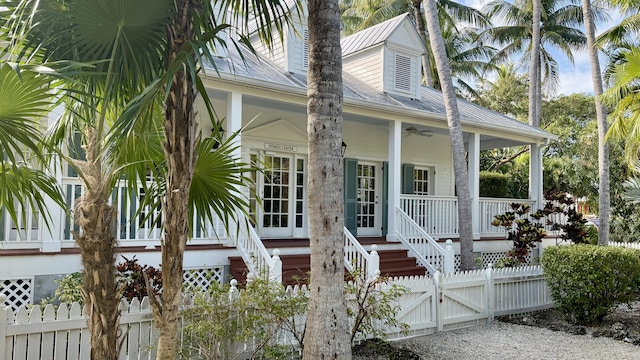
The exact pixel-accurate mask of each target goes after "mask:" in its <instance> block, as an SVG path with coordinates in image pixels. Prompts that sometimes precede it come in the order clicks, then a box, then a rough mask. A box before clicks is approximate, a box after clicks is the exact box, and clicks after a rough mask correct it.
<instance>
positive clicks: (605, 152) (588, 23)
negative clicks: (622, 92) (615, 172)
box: [582, 0, 611, 245]
mask: <svg viewBox="0 0 640 360" xmlns="http://www.w3.org/2000/svg"><path fill="white" fill-rule="evenodd" d="M582 13H583V17H584V27H585V34H586V36H587V47H588V48H589V58H590V60H591V78H592V80H593V95H594V96H593V98H594V99H595V103H596V117H597V120H598V175H599V177H600V183H599V185H600V186H599V188H598V190H599V196H598V201H599V208H600V209H599V211H600V226H599V227H598V245H607V244H608V243H609V217H610V214H611V210H610V206H611V199H610V194H609V183H610V180H609V145H608V144H607V142H606V141H605V135H606V134H607V130H608V124H607V111H606V109H605V108H604V105H603V104H602V100H601V98H602V96H601V95H602V91H603V90H602V77H601V72H600V61H599V60H598V49H597V48H596V45H595V42H596V31H595V25H594V21H593V16H592V15H591V1H590V0H582Z"/></svg>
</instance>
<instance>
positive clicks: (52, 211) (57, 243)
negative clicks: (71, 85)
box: [38, 105, 67, 252]
mask: <svg viewBox="0 0 640 360" xmlns="http://www.w3.org/2000/svg"><path fill="white" fill-rule="evenodd" d="M63 112H64V106H63V105H59V106H58V107H56V108H55V109H53V111H51V112H50V113H49V115H48V116H47V126H51V125H52V124H53V123H54V122H55V121H56V120H57V118H58V117H59V116H61V114H62V113H63ZM58 160H59V159H58V156H57V155H54V157H53V160H52V161H51V164H50V165H49V169H50V170H49V171H50V172H52V173H50V175H52V176H53V177H55V179H56V182H57V183H58V185H59V186H62V171H63V170H62V169H61V168H60V167H59V166H56V165H55V164H56V162H57V161H58ZM66 190H67V189H66V188H63V189H62V191H63V192H64V191H66ZM45 205H46V209H47V210H46V211H47V212H48V213H49V216H51V224H50V225H51V231H49V230H47V227H46V226H45V225H44V223H43V222H40V223H39V224H38V225H39V227H40V229H39V231H41V232H42V233H41V235H42V244H41V245H40V251H41V252H60V251H61V250H62V243H61V241H62V237H63V235H62V231H63V228H64V221H65V213H64V209H62V208H61V207H60V205H58V204H57V203H56V202H55V201H53V199H51V198H50V197H48V196H45Z"/></svg>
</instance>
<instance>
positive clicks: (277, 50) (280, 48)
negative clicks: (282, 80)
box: [251, 31, 287, 69]
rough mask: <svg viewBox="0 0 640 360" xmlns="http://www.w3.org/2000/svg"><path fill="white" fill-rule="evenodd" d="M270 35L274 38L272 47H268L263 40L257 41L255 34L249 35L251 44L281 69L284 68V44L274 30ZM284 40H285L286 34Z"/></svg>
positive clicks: (285, 65) (285, 59)
mask: <svg viewBox="0 0 640 360" xmlns="http://www.w3.org/2000/svg"><path fill="white" fill-rule="evenodd" d="M272 36H273V39H274V41H273V43H272V44H271V45H272V49H269V48H268V47H267V46H266V45H265V44H264V43H263V42H261V41H259V39H258V37H257V36H252V37H251V45H252V46H253V47H254V49H255V50H256V52H257V53H259V54H261V55H263V56H265V57H267V58H268V59H269V60H271V61H273V62H274V63H275V64H276V65H278V66H279V67H281V68H282V69H286V68H287V56H286V53H285V44H283V43H282V42H281V41H280V35H278V33H277V32H275V31H274V32H273V34H272ZM284 41H285V42H286V41H287V38H286V36H285V39H284Z"/></svg>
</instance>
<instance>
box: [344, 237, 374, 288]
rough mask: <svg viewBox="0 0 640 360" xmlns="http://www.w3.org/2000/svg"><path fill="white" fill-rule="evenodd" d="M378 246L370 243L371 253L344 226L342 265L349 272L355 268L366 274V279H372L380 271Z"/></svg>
mask: <svg viewBox="0 0 640 360" xmlns="http://www.w3.org/2000/svg"><path fill="white" fill-rule="evenodd" d="M377 249H378V246H377V245H375V244H373V245H371V253H367V250H365V248H364V247H363V246H362V244H360V242H359V241H358V239H356V238H355V236H353V234H351V232H350V231H349V230H348V229H347V228H346V227H345V228H344V266H345V267H346V268H347V270H348V271H349V272H353V271H354V270H355V269H358V270H359V271H361V272H363V273H364V274H366V275H367V279H374V278H375V277H376V276H377V275H379V273H380V256H379V255H378V251H377Z"/></svg>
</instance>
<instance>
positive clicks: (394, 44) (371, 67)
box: [342, 14, 426, 98]
mask: <svg viewBox="0 0 640 360" xmlns="http://www.w3.org/2000/svg"><path fill="white" fill-rule="evenodd" d="M425 51H426V49H425V47H424V43H423V42H422V41H421V40H420V36H419V35H418V32H417V31H416V29H415V27H414V25H413V23H412V22H411V19H410V18H409V14H403V15H400V16H397V17H395V18H393V19H390V20H387V21H385V22H383V23H380V24H378V25H375V26H373V27H370V28H368V29H366V30H363V31H360V32H357V33H355V34H353V35H351V36H348V37H346V38H344V39H342V54H343V65H342V66H343V70H344V71H345V72H346V73H348V74H350V75H353V76H355V77H356V78H358V79H359V80H361V81H363V82H365V83H367V84H368V85H370V86H372V87H374V88H375V89H377V90H378V91H380V92H385V93H388V94H394V95H399V96H406V97H410V98H420V97H421V89H420V83H421V79H422V72H421V59H420V57H421V55H422V54H423V53H424V52H425Z"/></svg>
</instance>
